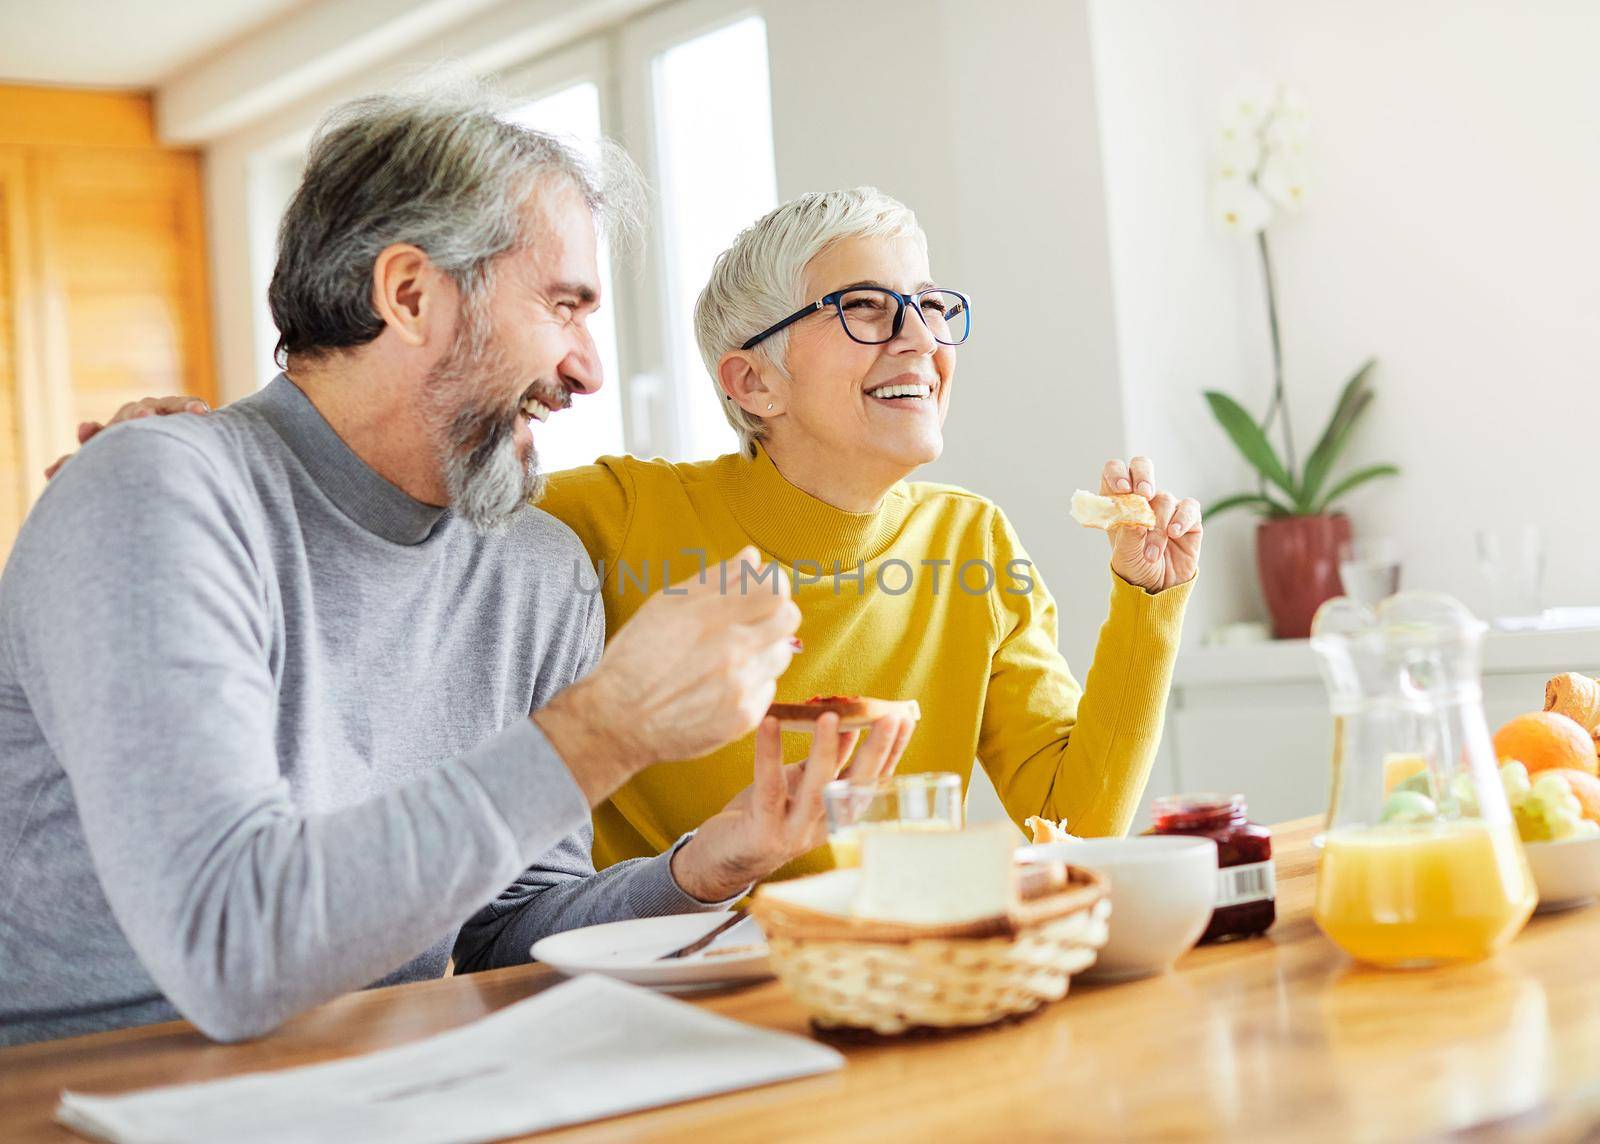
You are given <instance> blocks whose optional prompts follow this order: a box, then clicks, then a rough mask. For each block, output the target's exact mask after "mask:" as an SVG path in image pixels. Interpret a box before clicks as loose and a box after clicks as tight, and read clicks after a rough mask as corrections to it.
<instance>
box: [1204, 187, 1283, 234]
mask: <svg viewBox="0 0 1600 1144" xmlns="http://www.w3.org/2000/svg"><path fill="white" fill-rule="evenodd" d="M1211 213H1212V216H1213V217H1214V218H1215V219H1216V220H1217V221H1218V222H1219V223H1221V224H1222V227H1223V229H1224V230H1230V231H1233V232H1235V233H1237V234H1257V233H1259V232H1260V231H1262V230H1264V229H1265V228H1266V225H1267V223H1269V222H1271V221H1272V203H1271V202H1269V201H1268V200H1267V197H1266V196H1265V195H1263V194H1262V193H1261V192H1260V191H1258V190H1256V188H1255V187H1254V186H1252V185H1251V184H1250V183H1249V182H1246V181H1244V180H1240V179H1220V180H1218V181H1217V182H1216V183H1215V184H1214V185H1213V186H1212V189H1211Z"/></svg>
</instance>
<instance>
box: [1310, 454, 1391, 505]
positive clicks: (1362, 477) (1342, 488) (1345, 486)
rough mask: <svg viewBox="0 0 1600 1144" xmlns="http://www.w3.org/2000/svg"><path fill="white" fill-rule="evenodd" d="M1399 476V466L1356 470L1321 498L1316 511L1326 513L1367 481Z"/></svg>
mask: <svg viewBox="0 0 1600 1144" xmlns="http://www.w3.org/2000/svg"><path fill="white" fill-rule="evenodd" d="M1399 475H1400V466H1399V465H1368V466H1367V467H1366V468H1364V469H1357V470H1356V471H1355V472H1353V473H1351V474H1350V475H1349V476H1348V477H1346V478H1345V479H1344V480H1342V481H1340V482H1339V483H1338V484H1336V485H1334V486H1333V488H1331V489H1329V490H1328V495H1327V496H1325V497H1323V498H1322V504H1321V505H1320V506H1319V507H1318V508H1317V511H1318V512H1327V511H1328V508H1329V506H1330V505H1332V504H1333V502H1334V501H1336V500H1338V499H1339V498H1340V497H1342V496H1344V495H1345V494H1346V493H1348V492H1349V491H1350V490H1351V489H1354V488H1355V487H1356V486H1357V485H1364V484H1366V483H1367V482H1368V481H1372V480H1376V479H1377V478H1379V477H1398V476H1399Z"/></svg>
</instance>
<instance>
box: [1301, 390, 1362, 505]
mask: <svg viewBox="0 0 1600 1144" xmlns="http://www.w3.org/2000/svg"><path fill="white" fill-rule="evenodd" d="M1377 364H1378V360H1377V359H1376V358H1368V359H1367V361H1366V363H1365V364H1364V365H1362V367H1361V368H1360V369H1358V370H1356V375H1355V376H1354V377H1352V378H1351V379H1350V380H1349V381H1348V382H1346V383H1345V387H1344V390H1343V392H1341V393H1340V394H1339V400H1338V402H1337V403H1335V405H1334V407H1333V416H1331V417H1329V418H1328V426H1327V428H1326V429H1324V430H1323V431H1322V438H1321V440H1319V441H1318V442H1317V446H1316V448H1314V449H1312V450H1311V456H1310V457H1308V458H1306V470H1305V473H1304V474H1303V477H1304V479H1303V480H1302V482H1301V491H1302V492H1303V494H1304V496H1305V500H1306V503H1307V504H1312V503H1315V501H1316V499H1317V494H1318V493H1319V492H1320V491H1321V490H1322V482H1323V481H1325V480H1327V478H1328V473H1329V471H1331V470H1332V468H1333V465H1334V462H1335V461H1337V460H1338V459H1339V454H1340V453H1342V452H1343V451H1344V445H1345V441H1346V440H1347V439H1348V438H1349V436H1350V429H1351V427H1352V426H1354V425H1355V423H1356V421H1357V419H1358V418H1360V416H1361V413H1362V411H1363V410H1365V409H1366V407H1367V406H1368V405H1369V404H1370V403H1371V401H1372V390H1370V389H1369V388H1368V387H1367V379H1368V378H1369V377H1370V376H1371V374H1372V367H1373V366H1375V365H1377Z"/></svg>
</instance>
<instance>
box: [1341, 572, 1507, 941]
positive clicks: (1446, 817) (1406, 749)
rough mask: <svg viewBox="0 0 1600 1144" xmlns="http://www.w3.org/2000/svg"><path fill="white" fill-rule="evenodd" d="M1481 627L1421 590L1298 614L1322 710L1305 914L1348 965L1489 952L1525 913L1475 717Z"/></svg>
mask: <svg viewBox="0 0 1600 1144" xmlns="http://www.w3.org/2000/svg"><path fill="white" fill-rule="evenodd" d="M1482 633H1483V624H1481V623H1480V622H1478V621H1477V620H1476V619H1474V618H1473V617H1472V615H1471V613H1469V612H1468V611H1467V610H1466V609H1465V608H1463V607H1462V606H1461V605H1460V604H1458V603H1457V602H1456V601H1454V600H1452V599H1450V598H1449V597H1447V596H1438V595H1433V594H1430V593H1405V594H1402V595H1398V596H1393V597H1390V598H1389V599H1388V600H1385V601H1384V602H1383V603H1382V604H1380V605H1379V606H1378V608H1377V610H1376V611H1371V610H1368V609H1366V608H1364V607H1362V606H1360V605H1358V604H1356V603H1354V602H1352V601H1350V600H1346V599H1343V598H1340V599H1337V600H1330V601H1329V602H1328V603H1327V604H1324V605H1323V606H1322V608H1321V610H1319V611H1318V613H1317V618H1316V620H1315V621H1314V622H1313V624H1312V632H1311V646H1312V648H1313V650H1314V651H1315V652H1316V654H1317V657H1318V665H1319V667H1320V668H1321V670H1322V674H1323V678H1324V680H1325V681H1326V683H1327V685H1328V693H1329V698H1330V702H1331V705H1332V708H1333V714H1334V720H1335V724H1334V759H1333V795H1332V800H1331V805H1330V807H1329V811H1328V829H1327V831H1326V833H1325V834H1324V835H1323V837H1322V839H1321V845H1322V860H1321V866H1320V868H1319V870H1318V873H1317V896H1316V906H1315V910H1314V913H1313V916H1314V917H1315V919H1316V922H1317V925H1318V926H1319V927H1320V928H1321V929H1322V931H1323V932H1324V933H1325V934H1327V935H1328V937H1329V938H1330V939H1331V940H1332V941H1333V942H1334V943H1335V944H1337V945H1338V946H1339V947H1340V948H1342V949H1343V950H1345V952H1347V953H1349V954H1350V955H1351V956H1352V957H1355V958H1358V959H1359V960H1362V961H1366V962H1370V963H1372V964H1374V965H1380V966H1395V967H1414V966H1423V965H1431V964H1434V963H1437V962H1444V961H1463V960H1474V959H1477V958H1482V957H1488V956H1490V955H1491V954H1493V953H1495V952H1496V951H1497V950H1499V949H1500V948H1501V947H1503V946H1504V945H1505V944H1506V943H1507V942H1509V941H1510V940H1511V939H1512V938H1513V937H1515V936H1516V935H1517V933H1518V932H1519V931H1520V930H1521V929H1522V927H1523V925H1524V924H1525V923H1526V922H1527V920H1528V916H1529V915H1530V914H1531V913H1532V912H1533V907H1534V904H1535V898H1536V895H1535V891H1534V886H1533V879H1532V876H1531V875H1530V873H1529V871H1528V865H1527V860H1526V858H1525V857H1524V856H1523V852H1522V844H1521V842H1520V841H1519V840H1518V838H1517V832H1516V827H1515V826H1514V825H1513V823H1512V818H1511V811H1510V808H1509V806H1508V805H1507V804H1506V799H1505V792H1504V789H1503V788H1502V786H1501V783H1500V779H1499V774H1498V769H1497V767H1496V764H1495V758H1494V750H1493V747H1492V745H1491V743H1490V739H1489V728H1488V725H1487V723H1485V721H1484V718H1483V702H1482V687H1481V683H1480V680H1479V667H1478V652H1479V646H1480V644H1481V641H1482ZM1402 776H1404V778H1403V779H1402Z"/></svg>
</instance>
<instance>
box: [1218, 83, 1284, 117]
mask: <svg viewBox="0 0 1600 1144" xmlns="http://www.w3.org/2000/svg"><path fill="white" fill-rule="evenodd" d="M1276 94H1277V92H1276V91H1275V90H1274V88H1273V85H1272V84H1271V83H1270V82H1268V81H1267V80H1265V79H1262V78H1261V77H1260V76H1258V75H1246V76H1243V77H1241V78H1240V79H1239V82H1237V83H1236V84H1234V85H1233V87H1232V88H1231V89H1230V90H1229V92H1228V94H1227V95H1226V96H1225V97H1224V98H1223V100H1222V123H1223V126H1224V127H1234V128H1239V127H1243V128H1250V129H1253V128H1257V127H1259V126H1261V124H1262V122H1263V121H1264V120H1265V119H1266V118H1267V116H1268V115H1269V114H1270V113H1271V111H1272V107H1273V103H1274V102H1275V96H1276Z"/></svg>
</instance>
